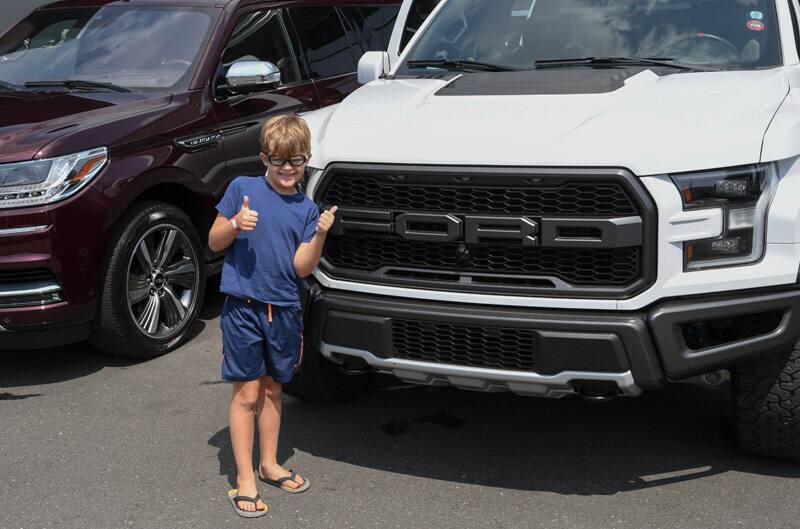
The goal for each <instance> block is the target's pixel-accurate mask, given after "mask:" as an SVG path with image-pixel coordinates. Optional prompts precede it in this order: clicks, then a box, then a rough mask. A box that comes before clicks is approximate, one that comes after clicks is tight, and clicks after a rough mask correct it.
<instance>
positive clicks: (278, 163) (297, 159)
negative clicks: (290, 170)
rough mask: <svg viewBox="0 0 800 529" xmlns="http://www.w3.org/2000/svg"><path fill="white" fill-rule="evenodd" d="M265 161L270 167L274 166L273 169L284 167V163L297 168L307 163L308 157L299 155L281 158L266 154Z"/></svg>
mask: <svg viewBox="0 0 800 529" xmlns="http://www.w3.org/2000/svg"><path fill="white" fill-rule="evenodd" d="M267 161H268V162H269V164H270V165H274V166H275V167H283V166H284V165H286V162H289V165H292V166H294V167H299V166H301V165H303V164H304V163H306V162H307V161H308V156H306V155H305V154H301V155H299V156H292V157H291V158H281V157H280V156H276V155H274V154H268V155H267Z"/></svg>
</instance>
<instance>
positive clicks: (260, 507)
mask: <svg viewBox="0 0 800 529" xmlns="http://www.w3.org/2000/svg"><path fill="white" fill-rule="evenodd" d="M228 499H229V500H230V502H231V505H232V506H233V510H234V511H236V514H238V515H239V516H242V517H243V518H259V517H261V516H264V515H265V514H267V511H268V510H269V507H268V506H267V505H266V504H265V503H264V502H263V501H262V500H261V496H260V495H259V494H256V495H255V496H245V495H243V494H241V493H240V492H239V491H238V490H237V489H231V490H229V491H228ZM244 507H248V508H247V509H245V508H244ZM251 508H252V510H251Z"/></svg>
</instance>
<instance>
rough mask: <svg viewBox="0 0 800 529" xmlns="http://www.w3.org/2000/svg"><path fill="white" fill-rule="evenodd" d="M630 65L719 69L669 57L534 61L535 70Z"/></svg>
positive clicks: (696, 69) (702, 70)
mask: <svg viewBox="0 0 800 529" xmlns="http://www.w3.org/2000/svg"><path fill="white" fill-rule="evenodd" d="M573 64H577V65H583V64H588V65H590V66H591V65H615V64H622V65H630V66H663V67H665V68H677V69H679V70H692V71H698V72H716V71H719V68H713V67H710V66H699V65H696V64H684V63H680V62H675V60H674V59H671V58H669V57H580V58H576V59H546V60H539V61H534V62H533V65H534V67H536V68H542V67H544V68H546V67H548V66H569V65H573Z"/></svg>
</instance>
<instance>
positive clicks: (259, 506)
mask: <svg viewBox="0 0 800 529" xmlns="http://www.w3.org/2000/svg"><path fill="white" fill-rule="evenodd" d="M237 487H238V488H237V489H234V490H236V491H237V492H236V495H237V496H247V497H250V498H257V499H258V503H253V502H252V501H247V500H242V499H240V500H238V501H237V502H236V506H237V507H238V508H240V509H241V510H243V511H247V512H255V511H264V510H266V509H267V504H266V503H264V502H263V501H262V500H261V497H260V496H259V495H258V489H257V488H256V485H255V483H253V484H252V485H241V484H239V485H237Z"/></svg>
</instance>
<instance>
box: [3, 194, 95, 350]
mask: <svg viewBox="0 0 800 529" xmlns="http://www.w3.org/2000/svg"><path fill="white" fill-rule="evenodd" d="M108 211H109V208H108V207H107V204H106V202H105V200H104V198H103V196H102V194H101V193H100V192H99V191H97V190H95V189H92V188H90V189H87V190H85V192H82V193H80V194H78V195H76V196H74V197H71V198H69V199H67V200H64V201H62V202H58V203H55V204H52V205H49V206H42V207H30V208H14V209H0V326H1V327H2V328H3V330H0V350H3V349H19V348H29V347H33V348H38V347H50V346H54V345H61V344H64V343H69V342H74V341H79V340H82V339H85V337H86V336H87V335H88V332H87V329H88V325H87V323H88V322H90V321H91V320H92V319H93V317H94V313H95V307H96V303H97V286H98V284H99V280H100V278H101V277H102V261H103V256H104V251H105V248H104V245H103V240H104V234H105V233H106V230H107V221H108V218H107V212H108Z"/></svg>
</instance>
